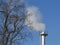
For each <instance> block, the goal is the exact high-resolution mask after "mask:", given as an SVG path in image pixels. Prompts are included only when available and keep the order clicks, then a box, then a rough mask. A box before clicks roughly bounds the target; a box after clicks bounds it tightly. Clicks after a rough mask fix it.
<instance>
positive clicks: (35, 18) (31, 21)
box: [25, 6, 45, 31]
mask: <svg viewBox="0 0 60 45" xmlns="http://www.w3.org/2000/svg"><path fill="white" fill-rule="evenodd" d="M41 22H42V17H41V13H40V11H39V9H38V8H37V7H35V6H32V7H28V8H27V9H26V21H25V25H27V27H29V28H31V29H33V30H36V31H44V30H45V24H43V23H41Z"/></svg>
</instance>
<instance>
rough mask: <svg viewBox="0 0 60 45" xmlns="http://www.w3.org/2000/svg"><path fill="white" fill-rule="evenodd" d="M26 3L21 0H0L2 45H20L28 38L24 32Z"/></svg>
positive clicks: (0, 44) (0, 35)
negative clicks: (22, 40) (21, 41)
mask: <svg viewBox="0 0 60 45" xmlns="http://www.w3.org/2000/svg"><path fill="white" fill-rule="evenodd" d="M24 10H25V5H24V3H23V2H22V1H21V0H0V45H19V43H20V41H19V43H18V41H17V40H21V39H24V38H26V36H28V35H26V34H25V33H24V34H23V33H22V29H23V28H24V21H25V12H24Z"/></svg>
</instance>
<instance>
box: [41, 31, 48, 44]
mask: <svg viewBox="0 0 60 45" xmlns="http://www.w3.org/2000/svg"><path fill="white" fill-rule="evenodd" d="M47 35H48V34H47V33H46V32H44V31H43V32H41V45H45V43H46V36H47Z"/></svg>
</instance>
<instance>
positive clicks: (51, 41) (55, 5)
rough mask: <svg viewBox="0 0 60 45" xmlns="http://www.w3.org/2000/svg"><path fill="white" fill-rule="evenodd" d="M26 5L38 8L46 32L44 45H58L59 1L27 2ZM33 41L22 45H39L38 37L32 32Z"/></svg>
mask: <svg viewBox="0 0 60 45" xmlns="http://www.w3.org/2000/svg"><path fill="white" fill-rule="evenodd" d="M27 3H28V5H30V6H31V5H33V6H37V7H39V9H40V11H41V13H42V14H43V20H44V22H45V24H46V31H47V32H48V36H47V40H46V45H60V0H27ZM32 35H33V39H32V40H28V41H26V42H25V43H24V45H40V36H39V33H38V32H36V31H33V32H32Z"/></svg>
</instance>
